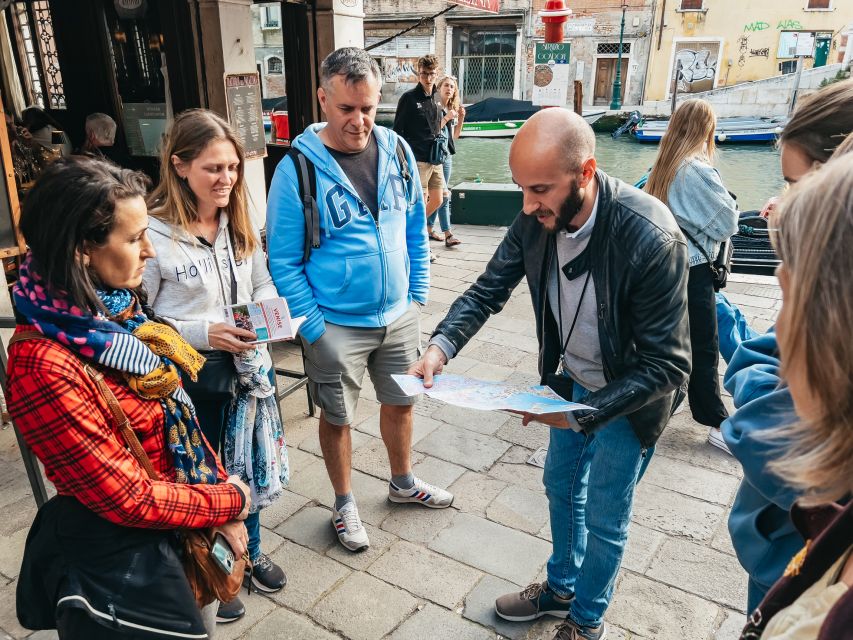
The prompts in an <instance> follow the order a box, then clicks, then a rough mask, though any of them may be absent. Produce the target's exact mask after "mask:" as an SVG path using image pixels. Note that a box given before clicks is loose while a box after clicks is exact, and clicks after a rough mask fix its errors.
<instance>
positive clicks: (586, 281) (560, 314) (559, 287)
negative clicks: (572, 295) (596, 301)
mask: <svg viewBox="0 0 853 640" xmlns="http://www.w3.org/2000/svg"><path fill="white" fill-rule="evenodd" d="M562 272H563V270H562V269H560V261H559V260H557V321H558V322H559V331H560V342H561V343H562V344H563V349H562V351H560V369H563V368H564V362H565V355H566V349H567V348H568V347H569V340H571V339H572V333H574V331H575V325H576V324H577V322H578V316H579V315H580V313H581V305H583V298H584V296H585V295H586V288H587V286H588V285H589V278H590V276H591V275H592V269H590V270H589V271H587V272H586V278H585V279H584V281H583V290H582V291H581V297H580V300H578V306H577V308H576V309H575V317H574V319H573V320H572V326H571V327H569V335H567V336H566V339H565V341H564V340H563V304H562V295H561V291H562V289H563V284H562V283H561V282H560V275H561V274H562Z"/></svg>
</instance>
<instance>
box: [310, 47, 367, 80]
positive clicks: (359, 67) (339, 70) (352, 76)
mask: <svg viewBox="0 0 853 640" xmlns="http://www.w3.org/2000/svg"><path fill="white" fill-rule="evenodd" d="M335 76H344V81H345V82H346V83H347V84H353V83H356V82H364V81H365V80H367V79H368V78H369V77H370V76H373V77H374V78H375V79H376V82H378V83H379V86H380V87H381V86H382V73H381V72H380V71H379V65H378V64H376V60H374V59H373V58H371V57H370V54H369V53H367V51H365V50H364V49H359V48H358V47H342V48H340V49H336V50H335V51H332V53H330V54H329V55H327V56H326V58H325V59H324V60H323V64H321V65H320V84H321V85H322V86H323V87H325V88H328V86H329V82H330V81H331V79H332V78H333V77H335Z"/></svg>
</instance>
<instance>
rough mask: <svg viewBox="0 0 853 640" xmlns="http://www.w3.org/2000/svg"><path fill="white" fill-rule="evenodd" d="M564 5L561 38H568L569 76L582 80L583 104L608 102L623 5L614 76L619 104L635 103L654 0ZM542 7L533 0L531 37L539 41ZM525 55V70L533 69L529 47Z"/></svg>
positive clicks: (579, 0) (584, 0)
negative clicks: (565, 19)
mask: <svg viewBox="0 0 853 640" xmlns="http://www.w3.org/2000/svg"><path fill="white" fill-rule="evenodd" d="M568 4H569V7H570V8H571V10H572V15H571V17H570V18H569V20H568V22H567V23H566V30H565V34H566V35H565V39H566V41H567V42H569V43H571V60H572V65H573V74H572V77H573V78H575V79H577V80H581V81H582V82H583V86H584V104H585V105H602V106H605V105H609V104H610V101H611V98H612V96H613V83H614V81H615V79H616V66H617V64H618V59H619V35H620V30H621V25H622V14H623V11H622V8H623V7H624V8H625V12H624V14H625V31H624V34H623V43H622V62H621V65H622V69H621V78H620V79H621V83H622V90H621V97H622V104H624V105H638V104H640V103H641V101H642V96H643V90H644V84H645V76H646V64H647V62H648V59H649V50H650V48H651V42H652V37H651V34H652V18H653V16H654V0H626V1H625V2H624V3H620V2H617V1H614V2H602V1H601V0H571V1H570V2H569V3H568ZM544 6H545V0H534V2H533V15H534V21H533V36H534V37H533V41H534V42H535V41H540V42H541V41H542V40H543V38H544V26H543V24H542V21H541V19H540V18H539V17H538V13H539V11H540V10H541V9H542V8H543V7H544ZM527 59H528V64H527V73H528V74H529V75H530V74H532V72H533V70H532V60H533V47H532V46H531V47H530V50H529V51H528V56H527ZM527 86H532V82H528V83H527ZM570 94H571V92H570Z"/></svg>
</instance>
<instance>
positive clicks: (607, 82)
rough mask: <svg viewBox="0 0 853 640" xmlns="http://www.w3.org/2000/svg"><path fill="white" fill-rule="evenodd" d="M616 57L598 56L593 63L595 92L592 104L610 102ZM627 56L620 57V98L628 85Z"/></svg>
mask: <svg viewBox="0 0 853 640" xmlns="http://www.w3.org/2000/svg"><path fill="white" fill-rule="evenodd" d="M616 62H617V58H598V60H597V61H596V63H595V93H594V95H593V104H610V100H611V98H612V97H613V81H614V80H616ZM627 80H628V58H626V57H624V56H623V57H622V99H623V101H624V98H625V95H626V93H627V92H626V88H627V86H628V82H627Z"/></svg>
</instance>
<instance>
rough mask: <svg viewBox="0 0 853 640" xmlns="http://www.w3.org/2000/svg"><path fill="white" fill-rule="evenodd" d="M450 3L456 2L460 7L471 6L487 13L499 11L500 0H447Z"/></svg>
mask: <svg viewBox="0 0 853 640" xmlns="http://www.w3.org/2000/svg"><path fill="white" fill-rule="evenodd" d="M447 1H448V2H449V3H451V4H458V5H459V6H460V7H471V8H472V9H479V10H480V11H488V12H489V13H499V12H500V4H501V3H500V0H447Z"/></svg>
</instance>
